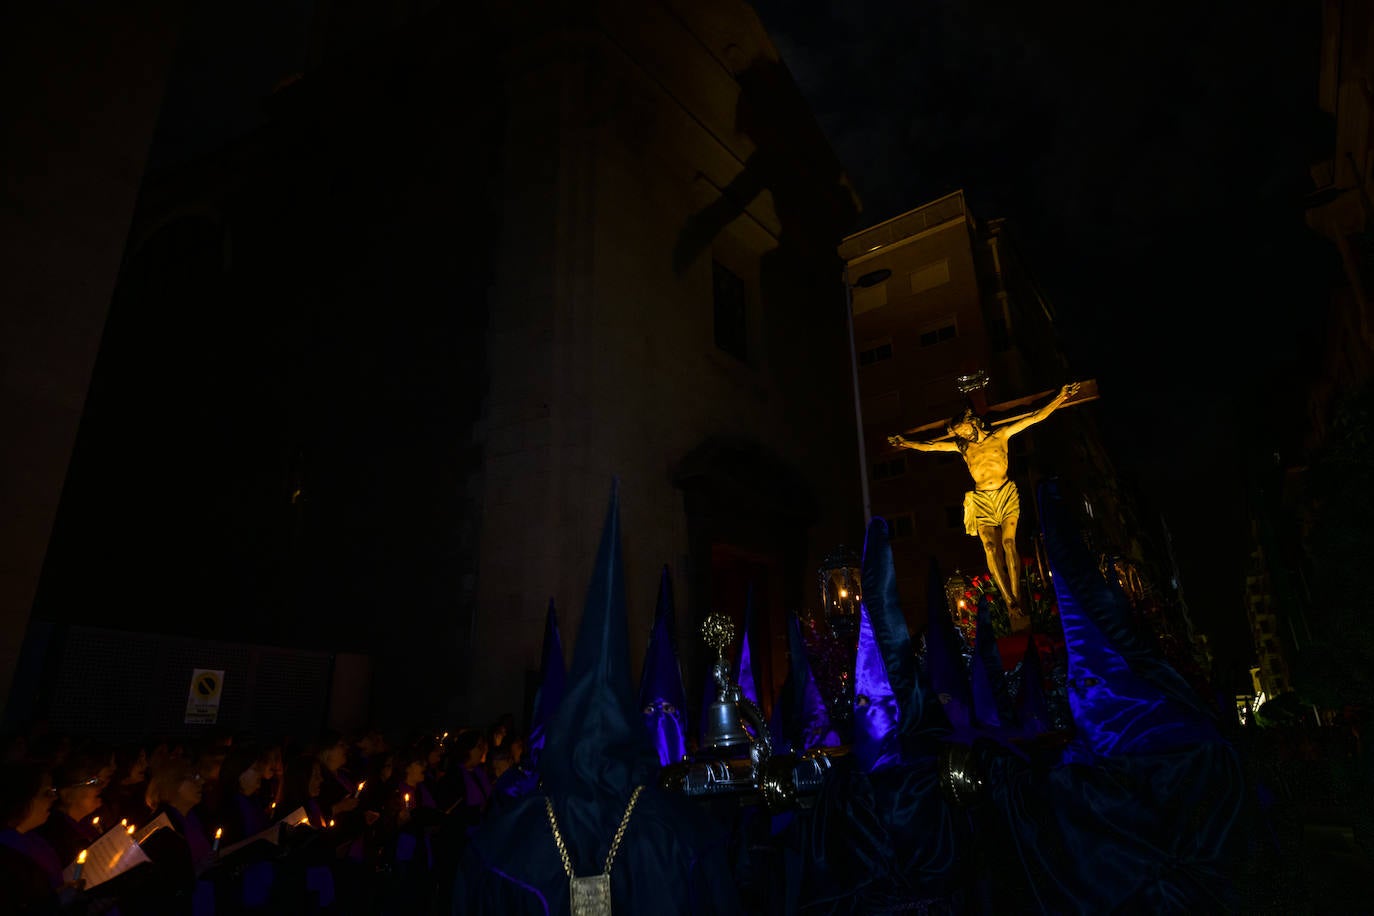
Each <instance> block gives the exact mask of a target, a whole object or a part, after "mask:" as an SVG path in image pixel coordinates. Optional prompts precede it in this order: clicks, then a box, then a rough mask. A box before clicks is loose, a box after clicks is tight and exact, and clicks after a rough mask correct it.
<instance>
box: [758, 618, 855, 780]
mask: <svg viewBox="0 0 1374 916" xmlns="http://www.w3.org/2000/svg"><path fill="white" fill-rule="evenodd" d="M787 651H788V655H789V659H788V667H787V680H786V681H785V682H784V683H783V685H782V692H781V693H780V694H779V696H778V702H777V703H775V704H774V705H773V718H772V720H771V721H770V722H769V728H770V730H771V731H772V732H773V740H774V744H775V746H776V747H777V748H778V749H779V751H778V752H779V753H788V752H792V753H801V752H802V751H809V750H811V749H812V748H817V747H838V746H839V745H841V744H844V741H843V739H841V738H840V735H839V732H837V731H836V730H835V726H834V724H833V723H832V722H831V721H830V710H829V709H827V708H826V705H825V698H824V697H822V696H821V688H820V685H819V684H817V683H816V676H815V674H814V673H813V672H812V670H811V661H810V659H809V658H808V657H807V654H806V642H805V640H803V639H802V633H801V621H800V620H798V619H797V615H796V614H788V615H787Z"/></svg>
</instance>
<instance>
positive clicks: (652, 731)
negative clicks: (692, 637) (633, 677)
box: [639, 566, 687, 766]
mask: <svg viewBox="0 0 1374 916" xmlns="http://www.w3.org/2000/svg"><path fill="white" fill-rule="evenodd" d="M673 622H674V612H673V583H672V580H671V578H670V576H669V574H668V567H667V566H664V567H663V573H662V575H661V576H660V577H659V586H658V606H657V609H656V612H655V614H654V629H653V633H652V634H651V635H650V637H649V649H648V651H647V652H646V653H645V654H644V670H643V673H642V674H641V675H640V679H639V705H640V708H641V709H643V711H644V725H645V727H646V728H647V729H648V732H649V739H650V741H651V742H652V743H653V745H654V748H655V749H656V750H657V751H658V760H659V763H661V764H663V765H664V766H667V765H668V764H670V763H676V762H677V761H679V760H681V759H682V758H683V757H685V756H686V755H687V728H686V724H687V690H686V688H684V687H683V686H682V668H681V666H680V665H679V664H678V657H677V642H676V639H675V637H674V633H673V631H674V623H673Z"/></svg>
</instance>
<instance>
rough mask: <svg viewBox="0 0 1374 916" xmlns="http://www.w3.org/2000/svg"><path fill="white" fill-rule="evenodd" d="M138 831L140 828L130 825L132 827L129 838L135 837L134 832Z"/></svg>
mask: <svg viewBox="0 0 1374 916" xmlns="http://www.w3.org/2000/svg"><path fill="white" fill-rule="evenodd" d="M137 829H138V828H137V827H135V826H134V825H133V824H130V825H129V836H133V835H134V831H135V830H137Z"/></svg>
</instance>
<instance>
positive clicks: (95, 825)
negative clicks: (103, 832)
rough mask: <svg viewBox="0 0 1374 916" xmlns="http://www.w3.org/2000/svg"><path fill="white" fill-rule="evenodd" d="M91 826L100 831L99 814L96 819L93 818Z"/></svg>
mask: <svg viewBox="0 0 1374 916" xmlns="http://www.w3.org/2000/svg"><path fill="white" fill-rule="evenodd" d="M91 826H92V827H95V828H97V829H99V827H100V815H99V814H97V815H96V816H95V817H93V818H91Z"/></svg>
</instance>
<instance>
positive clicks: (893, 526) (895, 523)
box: [887, 515, 916, 538]
mask: <svg viewBox="0 0 1374 916" xmlns="http://www.w3.org/2000/svg"><path fill="white" fill-rule="evenodd" d="M887 526H888V530H889V531H891V532H892V534H891V536H892V537H893V538H909V537H911V535H912V534H914V533H915V531H916V526H915V524H914V523H913V522H912V520H911V516H910V515H894V516H892V517H891V518H889V519H888V520H887Z"/></svg>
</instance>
